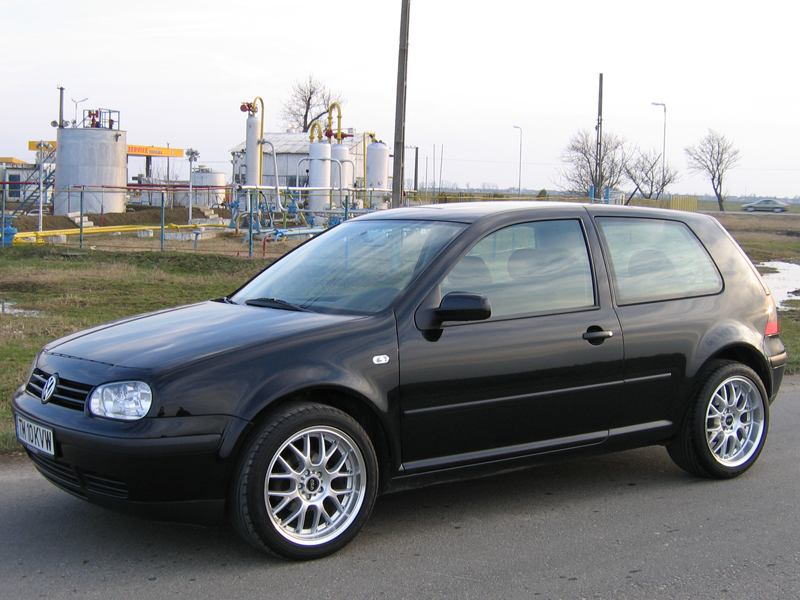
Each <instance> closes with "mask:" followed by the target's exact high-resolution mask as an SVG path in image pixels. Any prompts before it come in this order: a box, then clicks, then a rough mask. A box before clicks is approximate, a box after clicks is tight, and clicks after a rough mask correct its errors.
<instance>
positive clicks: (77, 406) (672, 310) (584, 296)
mask: <svg viewBox="0 0 800 600" xmlns="http://www.w3.org/2000/svg"><path fill="white" fill-rule="evenodd" d="M785 363H786V352H785V349H784V346H783V344H782V343H781V341H780V339H779V337H778V318H777V312H776V307H775V303H774V301H773V299H772V296H771V295H770V293H769V290H768V289H767V287H766V286H765V284H764V283H763V282H762V280H761V277H760V276H759V274H758V272H757V271H756V269H755V268H754V267H753V265H752V263H751V262H750V261H749V260H748V258H747V257H746V255H745V254H744V253H743V251H742V250H741V249H740V248H739V246H738V245H737V244H736V242H735V241H734V240H733V239H732V238H731V237H730V235H729V234H728V233H727V232H726V231H725V230H724V229H723V227H722V226H721V225H720V224H719V223H718V222H717V221H716V220H715V219H714V218H712V217H709V216H705V215H700V214H692V213H684V212H678V211H666V210H650V209H640V208H632V207H613V206H606V205H600V204H597V205H588V204H586V205H583V204H569V203H549V202H531V203H526V202H488V203H465V204H455V205H454V204H451V205H432V206H423V207H418V208H402V209H397V210H388V211H376V212H374V213H371V214H369V215H365V216H362V217H359V218H356V219H352V220H350V221H347V222H345V223H343V224H341V225H339V226H337V227H334V228H332V229H330V230H328V231H326V232H325V233H323V234H322V235H320V236H318V237H316V238H314V239H312V240H310V241H308V242H307V243H305V244H303V245H301V246H300V247H298V248H297V249H295V250H294V251H293V252H291V253H289V254H287V255H286V256H285V257H283V258H282V259H280V260H279V261H277V262H275V263H274V264H273V265H271V266H270V267H268V268H267V269H266V270H264V271H263V272H262V273H261V274H260V275H258V276H257V277H255V278H254V279H252V280H251V281H249V282H248V283H247V284H245V285H244V286H243V287H242V288H240V289H239V290H238V291H236V292H235V293H233V294H232V295H230V296H229V297H226V298H220V299H217V300H213V301H208V302H202V303H198V304H193V305H189V306H183V307H178V308H174V309H170V310H163V311H159V312H155V313H151V314H148V315H141V316H136V317H131V318H129V319H124V320H121V321H117V322H114V323H109V324H107V325H102V326H99V327H95V328H93V329H89V330H87V331H83V332H79V333H76V334H73V335H70V336H67V337H65V338H62V339H60V340H56V341H54V342H52V343H50V344H48V345H47V346H45V347H44V348H43V349H42V351H41V352H40V353H39V355H38V356H37V357H36V359H35V360H34V362H33V365H32V366H31V370H30V374H29V376H28V379H27V381H26V382H25V384H24V385H23V387H21V388H20V389H19V390H18V391H17V392H16V393H15V395H14V398H13V409H14V412H15V419H16V425H17V435H18V437H19V439H20V440H21V442H22V443H23V445H24V446H25V448H26V450H27V452H28V454H29V456H30V458H31V459H32V460H33V462H34V463H35V465H36V467H37V468H38V469H39V471H40V472H41V473H42V475H44V476H45V477H46V478H47V479H49V480H50V481H51V482H53V483H54V484H55V485H57V486H59V487H60V488H62V489H64V490H66V491H68V492H70V493H71V494H74V495H76V496H78V497H80V498H84V499H86V500H88V501H90V502H93V503H96V504H99V505H102V506H105V507H109V508H113V509H118V510H123V511H126V512H129V513H134V514H141V515H149V516H154V517H156V518H160V519H167V520H172V521H188V522H194V523H203V524H215V523H218V522H220V520H221V519H222V518H223V517H224V515H225V512H226V510H227V513H228V515H229V516H230V518H231V520H232V522H233V524H234V526H235V527H236V528H237V530H238V531H239V532H240V533H241V534H242V536H243V537H244V538H245V539H246V540H247V541H249V542H250V543H252V544H253V545H254V546H256V547H257V548H259V549H261V550H265V551H269V552H272V553H275V554H278V555H280V556H284V557H290V558H298V559H310V558H317V557H320V556H324V555H327V554H330V553H332V552H334V551H336V550H338V549H340V548H341V547H343V546H344V545H345V544H347V543H348V542H349V541H350V540H352V539H353V538H354V537H355V535H356V534H357V532H358V531H359V529H360V528H361V526H362V525H363V524H364V522H365V520H366V519H367V517H368V516H369V513H370V511H371V509H372V506H373V503H374V502H375V498H376V495H377V494H380V493H386V492H391V491H395V490H401V489H406V488H409V487H413V486H419V485H425V484H431V483H436V482H443V481H449V480H455V479H461V478H466V477H473V476H476V475H482V474H487V473H492V472H498V471H507V470H509V469H516V468H521V467H526V466H529V465H533V464H537V463H543V462H552V461H554V460H565V459H569V458H575V457H579V456H586V455H592V454H600V453H605V452H611V451H617V450H624V449H629V448H635V447H640V446H646V445H654V444H663V445H665V446H666V447H667V450H668V452H669V454H670V456H671V457H672V458H673V459H674V461H675V462H676V463H677V464H678V465H679V466H680V467H682V468H683V469H685V470H686V471H688V472H690V473H693V474H695V475H700V476H705V477H712V478H730V477H734V476H736V475H739V474H741V473H742V472H744V471H745V470H747V469H748V468H750V467H751V466H752V465H753V463H754V462H755V461H756V459H757V458H758V456H759V454H760V452H761V450H762V448H763V446H764V441H765V439H766V436H767V429H768V425H769V408H770V404H771V402H772V401H773V400H774V399H775V396H776V395H777V393H778V389H779V388H780V384H781V380H782V377H783V371H784V365H785Z"/></svg>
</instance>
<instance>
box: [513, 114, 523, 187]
mask: <svg viewBox="0 0 800 600" xmlns="http://www.w3.org/2000/svg"><path fill="white" fill-rule="evenodd" d="M514 129H519V184H518V190H519V192H518V193H517V198H522V127H520V126H519V125H514Z"/></svg>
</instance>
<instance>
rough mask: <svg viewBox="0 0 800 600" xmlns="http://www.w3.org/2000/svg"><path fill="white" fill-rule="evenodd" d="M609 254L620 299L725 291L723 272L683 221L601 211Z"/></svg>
mask: <svg viewBox="0 0 800 600" xmlns="http://www.w3.org/2000/svg"><path fill="white" fill-rule="evenodd" d="M597 223H598V224H599V225H600V231H601V233H602V236H603V240H604V242H605V245H606V248H607V249H608V254H609V257H610V260H611V270H612V272H613V274H614V278H613V279H614V291H615V293H616V297H617V304H619V305H625V304H639V303H642V302H655V301H658V300H671V299H677V298H691V297H694V296H706V295H709V294H716V293H719V292H721V291H722V277H721V276H720V274H719V271H718V270H717V267H716V265H715V264H714V262H713V261H712V260H711V257H710V256H709V255H708V252H707V251H706V249H705V247H704V246H703V244H702V243H700V240H698V239H697V237H696V236H695V235H694V233H693V232H692V231H691V229H689V227H688V226H687V225H686V224H685V223H681V222H679V221H667V220H661V219H641V218H625V217H623V218H611V217H598V218H597Z"/></svg>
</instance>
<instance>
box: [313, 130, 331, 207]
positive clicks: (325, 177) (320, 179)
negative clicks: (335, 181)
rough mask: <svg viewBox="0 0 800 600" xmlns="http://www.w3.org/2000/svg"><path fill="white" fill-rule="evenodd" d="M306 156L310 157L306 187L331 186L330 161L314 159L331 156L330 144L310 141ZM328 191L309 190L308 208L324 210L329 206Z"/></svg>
mask: <svg viewBox="0 0 800 600" xmlns="http://www.w3.org/2000/svg"><path fill="white" fill-rule="evenodd" d="M308 157H309V158H310V159H311V160H310V161H309V166H308V187H311V188H329V187H331V161H329V160H314V159H315V158H316V159H320V158H322V159H328V158H330V157H331V145H330V144H329V143H327V142H312V143H311V144H309V147H308ZM329 197H330V193H329V192H328V191H317V192H309V195H308V209H309V210H325V209H327V208H328V207H329V205H328V199H329Z"/></svg>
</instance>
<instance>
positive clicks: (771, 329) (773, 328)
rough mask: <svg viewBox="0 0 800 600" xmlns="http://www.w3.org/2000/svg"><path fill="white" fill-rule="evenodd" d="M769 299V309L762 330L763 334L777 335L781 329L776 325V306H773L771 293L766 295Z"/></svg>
mask: <svg viewBox="0 0 800 600" xmlns="http://www.w3.org/2000/svg"><path fill="white" fill-rule="evenodd" d="M767 298H768V299H769V311H768V312H767V328H766V329H765V330H764V335H765V336H768V335H778V334H779V333H780V331H781V328H780V326H779V325H778V308H777V307H776V306H775V298H773V297H772V294H769V295H768V296H767Z"/></svg>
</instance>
